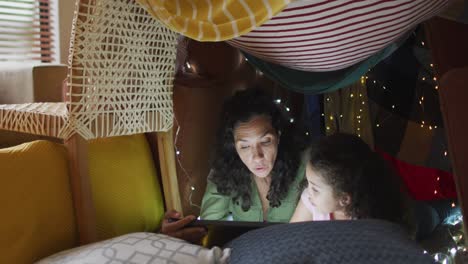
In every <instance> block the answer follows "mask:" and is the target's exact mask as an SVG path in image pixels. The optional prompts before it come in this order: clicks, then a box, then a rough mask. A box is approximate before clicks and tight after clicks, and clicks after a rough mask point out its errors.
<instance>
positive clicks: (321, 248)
mask: <svg viewBox="0 0 468 264" xmlns="http://www.w3.org/2000/svg"><path fill="white" fill-rule="evenodd" d="M227 247H231V248H232V252H231V258H230V261H229V263H233V264H236V263H242V264H249V263H272V264H274V263H281V264H287V263H320V264H324V263H333V264H335V263H360V264H366V263H379V264H382V263H392V264H393V263H411V264H419V263H434V261H433V259H432V258H431V257H430V256H429V255H427V254H424V253H423V249H422V248H420V247H419V246H418V245H417V244H416V243H415V242H413V241H412V240H411V239H409V238H408V236H407V235H406V234H405V233H404V232H403V230H402V229H401V228H400V227H399V226H397V225H394V224H392V223H389V222H385V221H380V220H352V221H323V222H322V221H316V222H304V223H295V224H284V225H274V226H270V227H266V228H262V229H257V230H254V231H251V232H248V233H246V234H244V235H242V236H240V237H238V238H236V239H234V240H233V241H231V242H230V243H229V245H227Z"/></svg>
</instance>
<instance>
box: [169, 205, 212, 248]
mask: <svg viewBox="0 0 468 264" xmlns="http://www.w3.org/2000/svg"><path fill="white" fill-rule="evenodd" d="M171 218H172V219H174V218H176V219H179V220H178V221H175V222H171V221H170V219H171ZM193 220H195V216H194V215H188V216H186V217H184V218H180V213H179V212H177V211H175V210H170V211H167V212H166V213H165V215H164V219H163V222H162V226H161V233H162V234H165V235H168V236H172V237H177V238H180V239H183V240H187V241H189V242H191V243H194V244H200V242H201V239H202V238H203V237H204V236H205V235H206V230H205V228H203V227H185V226H186V225H187V224H189V223H190V222H192V221H193Z"/></svg>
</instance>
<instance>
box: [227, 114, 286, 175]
mask: <svg viewBox="0 0 468 264" xmlns="http://www.w3.org/2000/svg"><path fill="white" fill-rule="evenodd" d="M278 143H279V138H278V134H277V133H276V131H275V129H274V128H273V126H272V125H271V119H270V118H269V117H267V116H263V115H259V116H254V117H253V118H251V119H250V120H249V121H248V122H245V123H242V122H241V123H239V124H238V125H237V126H236V127H235V128H234V144H235V146H236V151H237V154H239V157H240V159H241V160H242V162H243V163H244V164H245V166H247V168H248V169H249V170H250V171H251V172H252V173H253V174H254V175H255V176H257V177H261V178H264V177H267V176H268V175H270V172H271V170H272V169H273V166H274V165H275V161H276V154H277V152H278Z"/></svg>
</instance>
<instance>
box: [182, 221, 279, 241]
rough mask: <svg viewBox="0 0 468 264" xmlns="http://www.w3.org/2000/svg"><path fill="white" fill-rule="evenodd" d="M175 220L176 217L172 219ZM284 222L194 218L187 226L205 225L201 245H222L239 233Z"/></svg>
mask: <svg viewBox="0 0 468 264" xmlns="http://www.w3.org/2000/svg"><path fill="white" fill-rule="evenodd" d="M174 220H177V219H174ZM277 224H284V223H280V222H245V221H220V220H194V221H192V222H191V223H189V224H188V225H187V227H195V226H196V227H205V228H206V229H207V230H208V234H207V235H206V237H205V238H203V245H204V246H206V247H208V248H210V247H213V246H218V247H224V245H226V244H227V243H228V242H229V241H231V240H233V239H234V238H236V237H239V236H240V235H242V234H244V233H246V232H248V231H250V230H253V229H257V228H263V227H267V226H271V225H277Z"/></svg>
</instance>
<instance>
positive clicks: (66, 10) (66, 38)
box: [57, 0, 75, 64]
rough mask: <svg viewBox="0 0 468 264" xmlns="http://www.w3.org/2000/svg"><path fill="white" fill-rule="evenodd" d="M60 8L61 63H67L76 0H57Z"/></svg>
mask: <svg viewBox="0 0 468 264" xmlns="http://www.w3.org/2000/svg"><path fill="white" fill-rule="evenodd" d="M57 1H58V10H59V23H58V27H59V32H60V33H59V49H60V61H59V62H60V63H62V64H67V62H68V48H69V46H70V33H71V25H72V20H73V12H74V10H75V1H74V0H57Z"/></svg>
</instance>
